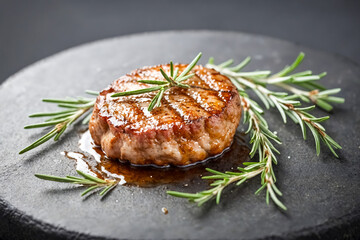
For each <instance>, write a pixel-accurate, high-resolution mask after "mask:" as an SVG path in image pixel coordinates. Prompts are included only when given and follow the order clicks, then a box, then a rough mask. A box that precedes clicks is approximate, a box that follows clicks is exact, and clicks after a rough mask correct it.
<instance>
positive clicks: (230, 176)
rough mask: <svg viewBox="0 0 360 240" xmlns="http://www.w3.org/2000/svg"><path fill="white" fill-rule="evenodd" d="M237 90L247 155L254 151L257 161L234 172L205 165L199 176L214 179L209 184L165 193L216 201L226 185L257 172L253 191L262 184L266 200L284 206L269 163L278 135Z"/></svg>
mask: <svg viewBox="0 0 360 240" xmlns="http://www.w3.org/2000/svg"><path fill="white" fill-rule="evenodd" d="M239 94H240V96H241V97H242V99H241V101H242V107H243V112H244V123H248V124H249V127H248V130H247V131H246V134H248V133H250V135H251V140H250V143H251V144H252V149H251V151H250V157H251V158H253V157H254V156H255V154H256V153H258V156H259V161H258V162H246V163H244V165H246V167H245V168H241V167H238V172H225V173H222V172H218V171H215V170H212V169H206V170H207V171H209V172H210V173H212V174H213V175H210V176H204V177H202V178H203V179H212V180H216V181H214V182H213V183H211V184H210V186H213V188H211V189H209V190H205V191H201V192H198V193H184V192H176V191H168V192H167V193H168V194H170V195H172V196H175V197H182V198H187V199H188V200H189V201H192V202H196V203H198V205H199V206H201V205H202V204H203V203H205V202H207V201H209V200H211V199H212V198H216V203H217V204H219V202H220V197H221V193H222V191H223V190H224V188H226V187H227V186H229V185H231V184H232V183H235V182H236V185H237V186H239V185H240V184H242V183H244V182H245V181H246V180H248V179H250V178H253V177H255V176H257V175H259V174H261V187H260V188H259V189H258V190H257V191H256V192H255V194H259V193H260V192H261V190H263V189H264V188H266V202H267V204H269V199H270V198H271V199H272V200H273V202H274V203H275V204H276V205H277V206H279V207H280V208H282V209H284V210H286V207H285V205H284V204H283V203H282V202H281V201H280V200H279V199H278V197H277V195H278V196H282V193H281V192H280V191H279V189H278V188H277V187H276V185H275V182H276V178H275V174H274V171H273V166H272V164H273V163H274V164H277V158H276V156H275V153H278V154H280V152H279V151H278V150H277V149H276V148H275V147H274V145H273V144H272V142H271V141H273V142H276V143H278V144H281V142H280V139H279V138H278V137H277V136H276V135H275V134H274V133H273V132H271V131H270V130H269V128H268V124H267V122H266V120H265V119H264V118H263V117H262V116H261V115H262V114H263V110H262V109H261V108H260V106H259V105H258V104H257V103H256V102H254V101H252V100H251V99H250V98H249V97H248V95H247V94H246V93H245V92H244V91H241V90H239Z"/></svg>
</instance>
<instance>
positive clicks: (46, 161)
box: [0, 31, 360, 239]
mask: <svg viewBox="0 0 360 240" xmlns="http://www.w3.org/2000/svg"><path fill="white" fill-rule="evenodd" d="M200 51H201V52H203V58H202V59H201V61H200V62H201V63H202V64H205V63H206V60H207V59H208V58H209V57H210V56H214V57H215V61H216V62H217V63H220V62H222V61H224V60H227V59H229V58H233V59H235V60H236V61H238V62H240V61H241V60H242V59H244V58H245V57H246V56H251V57H252V59H253V60H252V63H251V64H250V65H249V66H248V67H247V68H246V71H247V70H249V71H250V70H255V69H270V70H273V71H277V70H280V69H281V68H282V67H283V66H284V65H286V64H289V63H291V62H292V61H293V60H294V59H295V58H296V56H297V55H298V53H299V52H301V51H303V52H305V53H306V59H305V62H304V63H303V64H302V66H301V67H300V68H299V71H300V70H306V69H311V70H313V72H314V73H320V72H323V71H327V72H328V76H326V77H325V79H324V80H323V83H324V84H325V85H326V86H328V87H329V88H337V87H341V88H342V89H343V90H342V92H341V93H340V94H339V95H340V96H342V97H345V98H346V104H343V105H336V106H335V109H334V113H330V117H331V119H330V120H329V121H327V122H325V123H324V125H325V127H326V129H327V132H328V133H329V135H330V136H332V137H333V138H334V139H335V140H336V141H338V142H339V143H340V144H341V145H342V146H343V149H342V150H341V151H339V156H340V158H339V159H336V158H334V157H333V156H332V154H331V153H330V151H329V150H328V149H327V148H326V147H325V146H322V153H321V155H320V157H317V156H316V154H315V146H314V141H313V140H312V139H311V135H310V132H309V134H308V135H309V136H308V138H309V139H308V140H306V141H304V140H303V139H302V136H301V131H300V129H299V126H297V125H295V124H293V123H291V122H289V123H288V124H286V126H285V125H284V124H283V123H282V121H281V118H280V116H279V114H278V113H277V112H276V110H270V111H268V112H267V113H266V115H265V117H266V119H267V120H268V122H269V125H270V129H271V130H274V131H277V134H278V136H279V137H280V138H281V140H282V141H283V144H282V145H279V146H278V149H279V150H280V151H281V155H280V156H279V164H278V165H277V166H275V173H276V176H277V179H278V184H277V185H278V187H279V189H280V190H281V191H282V192H283V197H282V198H281V200H282V201H283V202H284V203H285V204H286V206H287V207H288V211H286V212H283V211H281V210H279V209H278V208H276V207H275V206H274V204H272V203H271V204H270V205H269V206H267V205H266V203H265V193H264V192H263V193H261V194H260V195H254V192H255V191H256V190H257V188H258V187H259V186H260V178H254V179H251V180H249V181H248V182H246V183H245V184H243V185H242V186H240V187H235V186H234V187H230V188H229V189H227V190H226V191H225V192H224V194H223V196H222V200H221V203H220V205H218V206H217V205H215V204H214V203H213V202H212V203H210V204H207V205H205V206H203V207H200V208H199V207H197V206H195V205H193V204H191V203H188V202H187V201H185V200H184V199H178V198H174V197H171V196H168V195H167V194H166V190H170V189H171V190H181V191H188V192H195V191H199V190H202V189H204V188H206V187H207V184H208V183H207V182H205V181H202V180H200V178H199V179H193V180H190V181H189V182H187V183H188V186H187V185H186V184H184V183H180V184H179V183H177V184H170V185H162V186H158V187H154V188H138V187H126V186H119V187H117V188H116V189H114V190H113V191H112V192H111V193H110V194H109V195H108V196H107V197H105V198H103V199H100V197H99V196H98V195H96V194H94V195H91V196H89V197H87V198H81V197H80V193H81V192H82V190H83V188H81V187H73V186H70V185H68V184H62V183H55V182H49V181H43V180H40V179H37V178H35V177H34V174H35V173H41V174H51V175H57V176H66V175H76V173H75V168H74V162H73V161H71V160H69V159H67V158H65V157H64V156H62V155H61V154H60V152H62V151H76V150H78V146H77V144H78V139H79V136H78V135H79V132H78V130H77V129H78V128H76V127H75V128H74V130H73V131H70V132H68V133H66V134H65V135H64V137H63V138H62V139H61V140H60V141H58V142H57V143H56V144H54V143H53V142H48V143H46V144H44V145H43V146H41V147H39V148H37V149H35V150H33V151H31V152H28V153H26V154H24V155H18V152H19V150H20V149H22V148H23V147H24V146H26V145H28V144H29V143H30V142H32V141H34V140H35V139H36V138H38V137H39V136H41V134H43V133H44V132H42V131H41V130H24V129H23V126H25V125H26V124H30V123H33V122H34V121H32V120H31V119H28V118H27V115H29V114H31V113H34V112H43V111H53V110H56V107H55V106H53V105H51V104H45V103H42V102H41V101H40V99H41V98H44V97H51V98H60V97H65V96H79V95H83V92H84V90H86V89H92V90H101V89H103V88H104V87H106V86H107V85H108V84H110V83H111V82H112V81H113V80H114V79H116V78H117V77H119V76H121V75H123V74H125V73H127V72H129V71H131V70H133V69H136V68H138V67H142V66H147V65H155V64H160V63H168V62H169V61H170V60H173V61H174V62H183V63H187V62H189V61H190V60H191V59H192V58H193V57H194V56H195V55H196V54H197V53H198V52H200ZM359 93H360V68H359V66H358V65H356V64H355V63H353V62H351V61H349V60H347V59H345V58H343V57H340V56H334V55H331V54H327V53H323V52H319V51H316V50H313V49H309V48H306V47H303V46H299V45H296V44H293V43H289V42H286V41H282V40H277V39H272V38H268V37H264V36H257V35H250V34H243V33H235V32H216V31H179V32H177V31H175V32H158V33H145V34H137V35H130V36H125V37H119V38H113V39H107V40H102V41H97V42H94V43H90V44H85V45H82V46H79V47H75V48H72V49H69V50H66V51H64V52H61V53H59V54H56V55H54V56H51V57H49V58H46V59H44V60H42V61H39V62H37V63H35V64H33V65H31V66H29V67H27V68H25V69H24V70H22V71H20V72H19V73H17V74H15V75H14V76H12V77H10V78H9V79H8V80H7V81H6V82H4V83H3V84H2V85H1V86H0V109H1V110H0V111H1V114H0V122H1V125H0V130H1V138H0V156H1V162H0V171H1V172H0V182H1V187H0V237H2V238H9V239H10V238H11V239H21V238H23V239H64V238H69V239H70V238H77V239H88V238H89V237H94V238H101V239H116V238H121V239H122V238H155V239H159V238H196V239H199V238H206V239H218V238H229V239H233V238H237V239H238V238H240V239H265V238H307V237H308V238H311V237H315V236H322V237H328V238H329V237H331V238H336V237H337V238H341V237H343V236H350V237H351V236H352V237H354V238H355V237H356V235H357V234H359V226H360V224H359V222H360V221H359V216H360V214H359V212H360V194H359V189H360V185H359V183H360V177H359V172H360V164H359V159H360V136H359V132H360V108H359V100H358V99H359ZM314 114H315V115H317V116H324V115H327V113H325V112H322V111H320V110H316V111H314ZM289 121H290V120H289ZM79 125H80V124H77V125H76V126H79ZM244 128H245V126H243V125H242V124H240V126H239V130H240V131H241V130H242V129H244ZM163 207H165V208H167V209H168V214H166V215H165V214H164V213H163V212H162V208H163ZM357 236H358V235H357Z"/></svg>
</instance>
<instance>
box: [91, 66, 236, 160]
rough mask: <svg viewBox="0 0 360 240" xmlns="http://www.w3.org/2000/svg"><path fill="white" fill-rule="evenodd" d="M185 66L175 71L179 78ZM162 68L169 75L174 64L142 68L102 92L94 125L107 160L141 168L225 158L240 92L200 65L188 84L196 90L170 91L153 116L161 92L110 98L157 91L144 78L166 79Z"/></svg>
mask: <svg viewBox="0 0 360 240" xmlns="http://www.w3.org/2000/svg"><path fill="white" fill-rule="evenodd" d="M186 66H187V65H185V64H177V65H175V66H174V67H175V68H176V67H178V68H179V74H180V73H181V72H182V70H184V69H185V68H186ZM160 67H161V68H163V69H164V70H165V71H167V72H169V68H170V66H169V65H159V66H154V67H145V68H141V69H137V70H135V71H133V72H131V73H130V74H127V75H125V76H122V77H120V78H119V79H117V80H115V81H114V82H113V83H112V84H111V85H110V86H109V87H108V88H107V89H105V90H103V91H102V92H101V93H100V95H99V96H98V97H97V100H96V103H95V106H94V111H93V114H92V117H91V120H90V123H89V129H90V133H91V136H92V138H93V139H94V142H95V143H96V144H98V145H100V146H101V148H102V150H103V151H104V152H105V154H106V155H107V156H108V157H110V158H117V159H121V160H127V161H130V162H131V163H132V164H136V165H149V164H154V165H158V166H166V165H177V166H183V165H188V164H191V163H195V162H198V161H201V160H204V159H205V158H208V157H210V156H214V155H216V154H220V153H221V152H222V151H223V150H224V149H225V148H227V147H229V146H230V144H231V142H232V139H233V136H234V134H235V131H236V128H237V126H238V123H239V120H240V115H241V108H240V97H239V94H238V93H237V90H236V87H235V86H234V85H233V84H232V83H231V81H230V80H229V79H228V78H227V77H226V76H223V75H221V74H220V73H219V72H217V71H215V70H213V69H208V68H205V67H202V66H195V67H194V68H193V70H192V71H191V72H192V73H195V74H196V75H195V76H193V77H191V78H189V79H188V80H186V81H184V82H183V83H185V84H188V85H190V86H191V88H187V89H185V88H180V87H173V88H171V89H170V90H168V91H166V92H165V93H164V97H163V99H162V100H161V107H158V108H155V109H153V110H152V111H151V112H149V111H148V110H147V109H148V106H149V103H150V101H151V100H152V98H153V97H154V96H155V94H156V92H151V93H145V94H141V95H133V96H126V97H115V98H113V97H111V95H112V94H114V93H116V92H124V91H130V90H136V89H142V88H148V87H152V86H154V85H149V84H145V83H139V82H138V81H137V80H140V79H154V80H164V78H163V76H162V75H161V73H160V71H159V69H160Z"/></svg>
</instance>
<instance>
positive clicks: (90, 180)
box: [35, 170, 119, 196]
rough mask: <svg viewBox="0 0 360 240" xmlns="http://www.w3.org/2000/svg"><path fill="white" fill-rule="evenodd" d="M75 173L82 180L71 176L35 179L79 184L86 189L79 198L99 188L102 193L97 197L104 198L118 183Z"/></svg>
mask: <svg viewBox="0 0 360 240" xmlns="http://www.w3.org/2000/svg"><path fill="white" fill-rule="evenodd" d="M77 173H78V174H79V175H80V176H82V177H83V178H79V177H73V176H66V177H57V176H51V175H43V174H35V177H37V178H40V179H43V180H48V181H54V182H64V183H72V184H79V185H82V186H86V187H88V188H87V189H86V190H85V191H84V192H82V194H81V196H84V195H86V194H87V193H90V192H93V191H95V190H98V189H100V188H102V191H101V192H100V193H99V195H100V196H105V195H106V194H107V193H108V192H109V191H110V190H111V189H112V188H114V187H115V186H116V185H117V184H118V183H119V182H118V181H117V180H109V179H106V180H103V179H100V178H97V177H94V176H91V175H89V174H86V173H84V172H81V171H79V170H77Z"/></svg>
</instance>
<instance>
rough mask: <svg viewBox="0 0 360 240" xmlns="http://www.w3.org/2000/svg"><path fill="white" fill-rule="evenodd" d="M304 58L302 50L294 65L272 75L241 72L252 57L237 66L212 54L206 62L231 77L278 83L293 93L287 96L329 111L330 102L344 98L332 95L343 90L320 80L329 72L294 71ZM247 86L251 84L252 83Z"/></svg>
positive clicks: (257, 82)
mask: <svg viewBox="0 0 360 240" xmlns="http://www.w3.org/2000/svg"><path fill="white" fill-rule="evenodd" d="M304 58H305V54H304V53H300V54H299V55H298V57H297V58H296V60H295V61H294V62H293V63H292V64H291V65H289V66H285V67H284V68H283V69H282V70H281V71H279V72H278V73H276V74H273V75H271V71H254V72H240V71H241V70H242V68H244V67H245V66H246V65H247V64H248V63H249V62H250V60H251V58H250V57H247V58H246V59H245V60H244V61H243V62H241V63H240V64H239V65H237V66H235V67H230V65H232V64H233V60H231V59H230V60H228V61H226V62H224V63H222V64H219V65H215V64H214V59H213V58H211V59H210V60H209V63H208V64H207V65H206V66H207V67H210V68H214V69H215V70H217V71H219V72H221V73H222V74H224V75H226V76H228V77H229V78H230V79H231V80H234V79H236V80H238V81H242V80H245V81H247V82H251V83H254V84H256V85H262V86H263V87H266V85H270V84H271V85H275V86H277V87H280V88H282V89H285V90H287V91H288V92H290V93H292V94H293V95H289V96H286V99H288V100H290V99H300V100H302V101H304V102H307V103H308V102H310V101H311V102H313V103H314V104H315V105H317V106H319V107H320V108H322V109H324V110H326V111H331V110H332V109H333V106H332V105H331V103H344V101H345V100H344V98H340V97H334V96H331V95H334V94H337V93H339V92H340V91H341V89H340V88H334V89H328V90H327V89H326V88H325V87H324V86H322V85H320V84H319V83H318V81H319V80H320V79H321V78H323V77H324V76H326V72H323V73H320V74H315V75H313V74H312V71H310V70H307V71H302V72H298V73H293V74H291V73H292V72H293V71H294V70H295V69H296V68H297V67H298V66H299V65H300V64H301V63H302V61H303V59H304ZM245 86H246V83H245ZM246 87H250V88H252V87H251V86H246ZM298 87H300V88H301V89H300V88H298ZM304 89H307V90H308V91H305V90H304ZM256 93H257V92H256ZM266 105H267V104H266Z"/></svg>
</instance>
